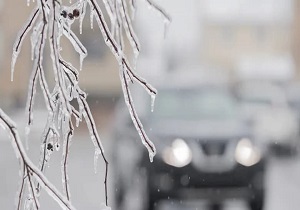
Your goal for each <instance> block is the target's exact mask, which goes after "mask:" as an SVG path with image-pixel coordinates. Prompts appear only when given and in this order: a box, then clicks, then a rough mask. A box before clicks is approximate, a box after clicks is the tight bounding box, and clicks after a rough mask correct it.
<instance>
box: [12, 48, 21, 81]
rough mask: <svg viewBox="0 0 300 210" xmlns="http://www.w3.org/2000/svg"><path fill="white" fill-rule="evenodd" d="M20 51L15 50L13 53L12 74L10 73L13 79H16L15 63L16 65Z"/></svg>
mask: <svg viewBox="0 0 300 210" xmlns="http://www.w3.org/2000/svg"><path fill="white" fill-rule="evenodd" d="M18 55H19V53H17V52H13V54H12V59H11V72H10V73H11V75H10V80H11V81H13V80H14V72H15V65H16V61H17V58H18Z"/></svg>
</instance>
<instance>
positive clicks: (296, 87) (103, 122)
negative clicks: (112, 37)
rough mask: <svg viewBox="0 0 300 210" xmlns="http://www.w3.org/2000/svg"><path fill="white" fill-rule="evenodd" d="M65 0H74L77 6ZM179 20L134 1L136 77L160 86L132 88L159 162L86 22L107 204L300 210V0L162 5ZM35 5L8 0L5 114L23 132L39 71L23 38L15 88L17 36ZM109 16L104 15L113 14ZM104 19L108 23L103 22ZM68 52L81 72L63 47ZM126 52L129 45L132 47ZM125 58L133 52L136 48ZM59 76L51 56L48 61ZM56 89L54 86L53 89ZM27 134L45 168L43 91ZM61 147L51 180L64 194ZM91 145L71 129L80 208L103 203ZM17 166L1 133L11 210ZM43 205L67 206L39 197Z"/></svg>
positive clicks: (86, 80) (87, 85) (0, 61)
mask: <svg viewBox="0 0 300 210" xmlns="http://www.w3.org/2000/svg"><path fill="white" fill-rule="evenodd" d="M64 3H66V4H68V3H69V1H65V2H64ZM157 3H158V4H159V5H161V6H162V7H163V8H165V10H166V11H167V12H168V14H170V16H171V17H172V22H171V24H170V25H165V24H164V20H163V18H162V17H161V16H160V15H158V13H157V12H156V11H155V10H153V9H149V8H148V6H147V4H146V3H145V2H144V1H137V11H136V16H135V21H134V26H135V29H136V32H137V35H138V37H139V40H140V43H141V47H142V49H141V53H140V55H139V57H138V60H137V64H136V65H137V71H138V73H139V74H140V75H142V76H143V77H145V78H146V79H147V81H148V82H149V83H151V84H153V85H154V86H155V87H156V88H157V89H158V96H157V100H156V105H155V107H154V112H151V106H150V96H148V95H147V93H146V92H145V91H144V90H143V89H142V88H140V87H138V85H133V86H131V89H132V91H133V97H134V101H135V104H136V108H137V111H138V113H139V114H140V118H141V121H142V122H143V124H144V127H145V130H146V132H147V133H148V134H149V137H150V139H151V140H153V141H154V143H155V145H156V147H157V155H156V157H155V159H154V162H153V163H151V164H150V163H149V158H148V154H147V151H146V149H145V148H144V147H143V145H142V143H141V141H140V139H139V136H138V133H137V132H136V130H135V128H134V126H133V124H132V122H131V119H130V116H129V113H128V111H127V108H126V105H125V103H124V102H123V101H124V99H123V93H122V90H121V85H120V80H119V75H118V64H117V62H116V60H115V59H114V57H113V56H112V54H111V53H110V51H109V50H108V48H107V47H106V45H105V43H104V41H103V39H102V37H101V36H100V35H99V34H100V31H99V30H98V29H97V27H96V24H95V25H94V29H91V28H90V23H89V17H88V15H87V17H86V18H85V24H84V28H83V34H82V35H79V26H78V23H76V22H75V23H74V24H73V25H72V29H73V30H74V32H75V33H77V34H78V36H79V38H80V40H81V41H82V43H83V44H84V45H85V46H86V48H87V50H88V57H87V58H86V60H85V61H84V65H83V70H82V71H81V72H80V86H81V87H82V89H83V90H85V91H86V93H88V102H89V103H90V106H91V108H92V113H93V115H94V118H95V120H96V122H97V127H98V129H99V133H100V136H101V138H102V140H103V144H104V147H105V148H106V153H107V155H108V157H109V158H108V159H109V162H110V165H109V166H110V171H109V203H110V205H111V206H112V208H113V209H137V210H150V209H189V210H192V209H193V210H202V209H236V210H244V209H245V210H246V209H251V210H262V209H264V210H277V209H278V210H282V209H288V210H296V209H298V208H299V207H300V200H299V198H298V195H299V194H300V179H299V177H300V157H299V152H300V150H299V149H300V147H299V146H300V81H299V79H300V1H299V0H184V1H183V0H161V1H157ZM33 5H34V3H32V4H31V5H30V6H29V7H27V6H26V2H25V1H24V2H21V3H20V2H17V1H9V0H0V11H1V12H0V107H1V108H2V109H3V110H4V111H6V112H7V113H8V114H9V115H10V116H11V118H12V119H13V120H15V121H16V122H17V123H18V128H19V132H20V134H21V136H22V137H23V138H24V133H25V121H26V115H25V112H24V110H25V106H26V98H27V92H28V90H27V89H28V81H29V77H30V73H31V69H32V62H31V59H30V53H31V50H30V38H29V37H27V39H26V40H25V42H24V46H23V49H22V51H21V53H20V57H19V60H18V61H17V64H16V68H15V77H14V81H13V82H11V81H10V63H11V54H12V46H13V43H14V41H15V37H16V35H17V33H18V31H19V29H20V28H21V27H22V24H23V23H24V22H25V20H26V18H27V17H28V15H29V14H30V11H31V9H32V8H33ZM106 18H107V15H106ZM107 20H108V18H107ZM62 41H63V45H64V49H63V54H64V56H65V57H66V58H67V59H68V60H71V61H72V62H73V64H74V65H76V66H78V65H79V57H78V55H77V54H76V52H74V51H72V47H71V45H70V44H68V43H67V41H66V40H62ZM126 47H127V49H130V45H129V43H126ZM128 57H132V55H131V51H130V50H128ZM44 60H45V69H46V70H47V71H48V72H49V75H48V76H49V78H51V71H52V69H51V60H50V57H47V56H44ZM50 84H51V82H50ZM34 106H35V112H34V122H33V127H32V129H31V130H32V131H31V133H30V135H29V150H28V153H30V157H31V158H32V160H33V162H35V163H36V164H38V160H39V152H40V145H39V142H40V139H41V135H42V131H43V127H44V125H45V123H46V121H45V119H46V116H47V113H46V109H45V105H44V101H43V96H42V93H41V91H40V90H38V91H37V97H36V102H35V105H34ZM60 158H61V152H56V153H55V154H53V158H52V159H51V161H50V163H49V165H50V166H51V167H49V169H47V173H46V174H47V176H48V177H49V179H50V180H51V181H52V182H53V183H54V184H55V185H56V186H57V187H58V188H59V189H60V190H62V187H61V173H60V171H61V170H60V161H61V160H60ZM93 159H94V148H93V144H92V143H91V141H90V140H89V135H88V132H87V129H86V126H85V123H82V124H81V126H79V128H77V129H76V130H75V137H74V139H73V143H72V147H71V153H70V161H69V168H70V169H69V178H70V186H71V194H72V197H71V198H72V201H73V202H74V205H75V206H76V207H77V208H78V209H91V210H92V209H99V205H101V204H102V203H104V201H105V197H104V187H103V179H104V164H103V162H102V161H101V159H99V161H98V162H99V163H98V173H97V174H95V173H94V166H93V163H94V160H93ZM18 167H19V166H18V161H17V159H16V157H15V155H14V151H13V148H12V146H11V143H10V139H9V138H8V136H7V135H6V132H5V131H4V130H3V129H2V128H0V171H1V173H0V206H1V208H3V209H13V208H14V204H15V200H16V191H17V189H18V183H19V174H18V170H19V168H18ZM41 205H42V209H59V207H58V206H57V205H56V203H55V202H54V201H52V200H51V199H49V198H48V197H47V195H46V194H45V193H44V194H42V199H41Z"/></svg>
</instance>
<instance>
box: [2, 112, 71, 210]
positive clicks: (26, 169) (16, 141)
mask: <svg viewBox="0 0 300 210" xmlns="http://www.w3.org/2000/svg"><path fill="white" fill-rule="evenodd" d="M0 120H1V121H2V123H4V125H5V127H6V128H7V131H8V132H9V135H10V136H11V137H12V138H11V141H12V145H13V148H14V151H15V153H16V155H17V158H18V159H19V160H20V164H21V168H22V169H23V170H22V172H21V174H22V176H21V179H22V180H25V181H26V184H27V186H28V189H29V191H30V193H29V198H32V199H30V200H33V203H34V204H33V205H34V206H35V208H36V209H38V208H39V203H38V199H37V194H36V190H35V184H34V182H33V179H35V180H36V181H37V182H38V183H39V184H41V185H42V187H43V189H45V190H46V192H47V193H48V195H50V196H51V197H52V198H53V199H54V200H55V201H56V202H57V203H58V204H59V205H60V206H61V207H62V208H63V209H69V210H75V207H73V205H72V204H71V203H70V202H69V201H68V200H67V199H66V198H65V197H64V196H62V195H61V193H60V192H59V191H58V190H57V189H56V188H55V187H54V185H53V184H52V183H51V182H49V181H48V179H47V178H46V177H45V176H44V175H43V173H42V172H41V171H40V170H39V169H38V168H37V167H36V166H35V165H34V164H33V163H32V162H31V160H30V159H29V157H28V156H27V154H26V152H25V149H24V147H23V145H22V142H21V140H20V137H19V134H18V132H17V129H16V126H15V123H14V122H13V121H12V120H11V119H10V118H9V117H8V116H7V115H6V114H5V113H4V112H3V111H2V109H0ZM25 175H26V176H25ZM23 184H24V182H23V181H21V185H22V186H21V188H20V193H19V194H20V195H22V194H23V192H24V186H23ZM21 197H22V196H21ZM19 201H20V200H19ZM18 203H20V202H18ZM17 207H18V209H20V208H21V206H20V205H18V206H17Z"/></svg>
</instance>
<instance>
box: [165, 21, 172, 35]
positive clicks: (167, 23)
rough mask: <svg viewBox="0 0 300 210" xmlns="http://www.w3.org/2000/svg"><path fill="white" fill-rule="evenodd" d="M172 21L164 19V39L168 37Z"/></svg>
mask: <svg viewBox="0 0 300 210" xmlns="http://www.w3.org/2000/svg"><path fill="white" fill-rule="evenodd" d="M170 23H171V21H170V20H169V19H164V38H166V37H167V33H168V31H169V27H170Z"/></svg>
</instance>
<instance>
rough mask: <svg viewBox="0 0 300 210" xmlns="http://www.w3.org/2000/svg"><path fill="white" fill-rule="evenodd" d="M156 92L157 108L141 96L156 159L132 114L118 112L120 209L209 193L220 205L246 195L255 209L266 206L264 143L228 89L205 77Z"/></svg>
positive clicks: (152, 206)
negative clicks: (202, 80) (202, 82)
mask: <svg viewBox="0 0 300 210" xmlns="http://www.w3.org/2000/svg"><path fill="white" fill-rule="evenodd" d="M158 91H159V94H158V98H157V100H156V103H155V109H154V112H153V113H150V111H148V110H150V107H148V106H149V103H147V100H144V99H138V97H137V98H136V103H141V106H137V109H138V110H137V111H138V112H139V113H140V116H141V119H142V121H143V122H144V127H145V130H146V132H147V133H148V134H149V137H150V139H151V140H152V141H153V142H154V144H155V146H156V148H157V154H156V156H155V157H154V160H153V162H152V163H151V162H150V161H149V155H148V153H147V151H146V149H144V148H142V147H141V145H142V144H141V143H140V142H139V141H140V140H139V137H138V134H137V132H136V131H135V129H134V126H133V125H132V122H131V121H130V117H129V116H128V115H125V114H123V112H120V114H119V115H117V116H116V121H117V122H118V123H116V124H117V125H116V129H115V138H114V139H115V144H114V148H116V152H115V157H114V160H115V163H114V166H115V175H116V177H115V178H116V179H115V180H116V193H115V195H116V196H115V198H116V204H117V208H118V209H128V208H130V209H145V210H146V209H147V210H151V209H156V207H157V206H158V204H159V202H160V201H163V200H170V199H172V200H178V201H179V200H181V201H182V200H193V199H194V200H195V199H204V200H206V201H208V202H209V203H210V204H212V206H219V205H222V202H223V201H225V200H226V199H242V200H245V201H246V202H247V203H248V204H249V207H250V208H251V210H261V209H263V204H264V191H265V189H264V172H265V157H264V146H263V145H262V144H261V143H260V142H257V141H256V139H255V138H254V135H253V132H252V127H251V126H250V125H249V124H248V123H247V120H244V119H243V117H242V115H241V114H240V109H239V104H238V103H237V101H236V100H235V98H234V97H233V95H232V93H231V91H230V89H229V88H227V87H226V86H224V85H208V84H205V85H196V86H194V85H185V86H180V87H177V86H173V87H172V86H171V87H170V86H169V87H165V86H163V87H159V88H158ZM137 96H140V97H141V95H140V94H137ZM133 191H138V193H136V194H135V195H134V193H133ZM130 196H131V197H130ZM132 197H135V198H136V203H135V202H132V201H134V199H132ZM137 197H139V199H137ZM129 198H131V199H129ZM129 200H131V204H126V202H127V201H129ZM139 202H140V204H139V206H138V207H136V208H134V206H135V205H137V203H139ZM133 203H134V204H133Z"/></svg>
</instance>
